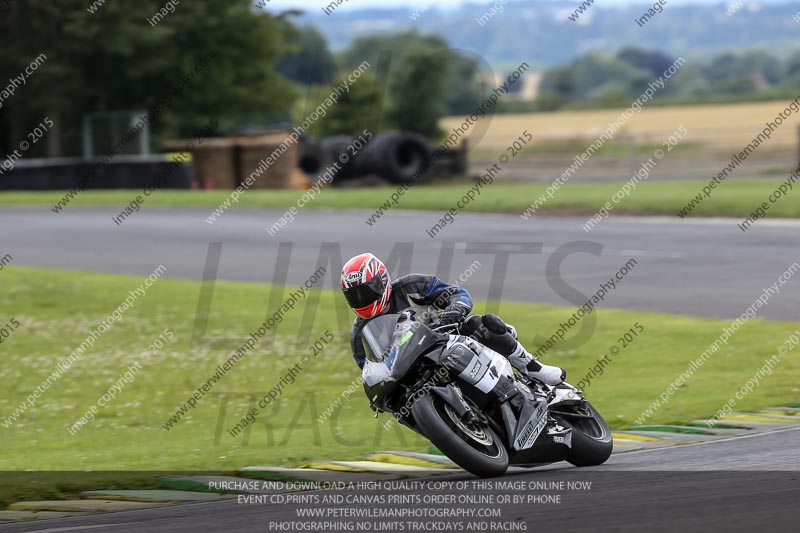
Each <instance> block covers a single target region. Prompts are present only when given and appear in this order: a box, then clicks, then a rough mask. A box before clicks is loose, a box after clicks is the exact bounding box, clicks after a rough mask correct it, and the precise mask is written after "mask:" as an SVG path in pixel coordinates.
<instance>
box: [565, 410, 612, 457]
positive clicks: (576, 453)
mask: <svg viewBox="0 0 800 533" xmlns="http://www.w3.org/2000/svg"><path fill="white" fill-rule="evenodd" d="M552 411H553V412H552V415H553V418H555V419H556V420H557V421H558V423H559V424H561V425H562V426H564V427H568V428H571V429H572V449H571V450H570V452H569V455H567V461H568V462H570V463H572V464H573V465H575V466H597V465H601V464H603V463H605V462H606V461H607V460H608V458H609V457H610V456H611V452H612V450H613V449H614V441H613V439H612V437H611V430H610V429H609V427H608V424H606V421H605V420H603V417H602V416H601V415H600V413H598V412H597V409H595V408H594V407H592V404H590V403H589V402H587V401H584V402H582V403H581V404H578V405H556V406H553V410H552ZM560 413H564V414H560Z"/></svg>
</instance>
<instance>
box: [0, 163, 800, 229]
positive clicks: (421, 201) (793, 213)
mask: <svg viewBox="0 0 800 533" xmlns="http://www.w3.org/2000/svg"><path fill="white" fill-rule="evenodd" d="M787 176H788V173H787ZM783 181H784V179H774V178H769V179H767V178H765V179H759V180H731V181H727V182H724V183H723V184H721V185H719V186H718V187H717V188H716V189H715V190H714V191H713V194H712V195H711V197H710V198H708V199H704V201H703V203H702V204H700V206H699V207H697V208H695V210H694V211H693V212H692V215H701V216H735V217H742V218H744V217H746V216H748V215H750V214H751V213H752V212H753V209H754V208H755V207H756V206H757V205H759V204H760V203H761V202H764V201H767V197H768V195H769V194H770V193H771V192H772V191H773V190H774V189H775V188H776V187H777V186H778V185H780V184H781V183H782V182H783ZM703 185H705V182H700V181H659V182H650V183H640V184H639V185H637V187H636V190H635V191H634V192H633V193H632V194H631V195H630V196H629V197H627V198H625V199H624V200H622V201H621V202H620V203H619V204H617V205H616V206H615V207H614V210H613V211H612V214H625V213H636V214H642V213H652V214H663V215H675V214H676V213H677V212H678V210H679V209H681V208H682V207H684V206H685V205H686V203H687V202H689V200H691V199H692V197H694V195H695V194H697V193H699V192H700V191H701V190H702V187H703ZM620 186H621V183H603V184H585V183H568V184H567V185H566V186H563V187H562V188H561V189H560V190H558V191H556V194H555V196H554V197H553V198H552V199H551V200H549V201H548V202H547V203H546V204H545V205H544V207H543V208H542V209H541V210H540V211H539V213H541V214H558V213H565V212H566V213H584V214H587V215H589V214H593V213H594V212H596V211H597V209H599V208H600V207H601V206H602V205H603V204H605V203H606V202H610V201H611V197H612V195H613V194H614V193H615V192H617V190H619V188H620ZM470 187H471V183H470V182H468V181H466V180H464V181H459V182H454V183H450V184H447V185H430V186H428V185H426V186H418V187H412V188H411V189H410V190H408V191H406V192H405V194H404V195H403V197H402V198H401V199H400V202H399V203H398V204H397V206H396V208H401V209H426V210H435V211H446V210H448V209H450V208H453V207H455V205H456V201H457V200H458V199H460V198H461V197H462V196H463V195H464V194H465V193H466V192H467V190H469V188H470ZM546 188H547V184H525V185H508V184H500V183H493V184H491V185H488V186H487V187H484V188H483V190H482V193H481V195H480V196H479V197H478V198H477V199H476V201H474V202H471V203H470V204H468V205H467V207H466V209H465V211H473V212H505V213H522V212H523V211H524V210H525V209H527V208H528V207H529V206H530V205H531V203H533V201H534V200H535V199H536V198H537V197H538V196H539V195H540V194H542V193H543V192H544V190H545V189H546ZM395 190H396V188H395V187H378V188H367V189H363V188H362V189H337V188H332V187H329V188H326V189H323V190H322V191H321V192H320V194H318V195H317V197H316V198H315V199H314V200H313V201H311V202H309V203H308V204H306V208H311V209H330V208H335V209H370V210H371V209H376V208H378V207H379V206H380V205H381V204H383V203H384V202H385V201H386V200H387V199H388V198H389V196H390V195H391V194H392V193H393V192H394V191H395ZM136 194H137V193H136V191H124V190H123V191H85V192H83V193H81V194H79V195H78V196H77V197H76V198H75V199H74V200H73V201H72V204H70V206H69V207H67V209H71V208H72V207H73V206H114V207H118V208H122V207H123V206H125V205H126V204H128V203H129V202H130V201H131V200H132V198H133V197H135V195H136ZM792 194H795V191H790V192H789V196H787V197H784V198H781V199H780V200H779V201H778V202H777V203H775V204H771V206H770V209H769V211H768V215H769V216H770V217H792V218H796V217H800V202H799V201H795V200H794V199H792V198H791V195H792ZM228 195H229V191H169V190H163V191H158V192H157V193H156V194H154V195H153V196H151V197H149V198H148V199H147V200H146V202H145V205H144V207H143V209H144V210H145V211H146V210H147V209H148V208H149V207H152V206H170V207H175V206H184V207H208V208H209V212H210V211H211V210H212V208H216V207H217V206H219V204H220V203H221V202H222V201H223V200H224V199H226V198H227V197H228ZM301 195H302V192H301V191H296V190H278V191H248V192H247V193H245V194H243V195H242V197H241V199H240V201H239V203H238V204H236V205H237V206H241V207H249V208H259V207H260V208H277V209H287V208H289V207H290V206H292V205H295V203H296V202H297V200H298V198H300V196H301ZM62 196H63V192H41V193H39V192H6V193H0V205H4V206H12V205H18V206H23V205H37V206H52V205H54V204H55V203H56V202H57V201H58V200H59V199H61V198H62ZM233 209H236V207H234V208H233ZM53 216H56V215H55V213H53ZM140 216H141V215H140Z"/></svg>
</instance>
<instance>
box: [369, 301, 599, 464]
mask: <svg viewBox="0 0 800 533" xmlns="http://www.w3.org/2000/svg"><path fill="white" fill-rule="evenodd" d="M362 335H363V337H362V338H363V342H364V346H365V348H366V353H367V360H366V362H365V364H364V368H363V372H362V379H363V382H364V392H365V393H366V395H367V397H368V398H369V401H370V407H371V408H372V409H373V410H374V411H375V417H376V418H377V417H378V414H379V413H381V412H387V413H390V414H392V415H394V416H395V418H396V419H397V420H398V422H400V423H401V424H403V425H405V426H406V427H408V428H410V429H411V430H413V431H415V432H417V433H419V434H420V435H422V436H423V437H425V438H427V439H428V440H430V441H431V442H432V443H433V444H434V445H435V446H436V447H437V448H438V449H439V450H440V451H442V452H443V453H444V454H445V455H446V456H447V457H448V458H450V460H452V461H453V462H454V463H456V464H457V465H458V466H460V467H461V468H463V469H464V470H467V471H469V472H471V473H473V474H475V475H476V476H480V477H497V476H502V475H503V474H504V473H505V472H506V470H507V469H508V467H509V465H516V466H535V465H542V464H547V463H554V462H557V461H562V460H566V461H568V462H570V463H572V464H573V465H575V466H594V465H600V464H602V463H604V462H605V461H606V460H607V459H608V457H609V456H610V455H611V451H612V448H613V440H612V437H611V430H610V429H609V428H608V425H607V424H606V422H605V421H604V420H603V417H602V416H601V415H600V413H598V412H597V410H596V409H595V408H594V407H592V405H591V404H590V403H589V402H588V401H586V399H585V398H584V397H583V394H582V393H581V391H580V390H578V389H577V388H575V387H573V386H572V385H569V384H568V383H562V384H560V385H558V386H555V387H550V386H548V385H545V384H544V383H540V382H538V381H535V380H530V379H528V378H527V377H525V376H523V375H521V374H518V373H516V372H515V371H514V369H513V368H512V367H511V364H510V363H509V361H508V360H507V359H506V358H505V357H503V356H502V355H500V354H498V353H497V352H495V351H494V350H491V349H490V348H488V347H486V346H484V345H482V344H481V343H479V342H477V341H476V340H475V339H472V338H470V337H465V336H462V335H459V334H458V325H448V326H438V327H433V328H432V327H428V326H426V325H425V324H423V323H421V322H418V321H415V320H414V313H413V311H405V312H403V313H400V314H393V315H385V316H381V317H377V318H374V319H372V320H370V321H369V322H368V323H367V324H366V326H365V327H364V329H363V333H362Z"/></svg>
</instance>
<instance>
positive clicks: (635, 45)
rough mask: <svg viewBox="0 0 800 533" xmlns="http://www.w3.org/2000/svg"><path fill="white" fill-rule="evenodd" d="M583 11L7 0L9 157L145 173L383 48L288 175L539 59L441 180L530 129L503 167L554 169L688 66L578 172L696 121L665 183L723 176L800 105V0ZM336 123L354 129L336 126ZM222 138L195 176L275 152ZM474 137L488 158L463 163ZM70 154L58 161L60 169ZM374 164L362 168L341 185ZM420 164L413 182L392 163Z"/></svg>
mask: <svg viewBox="0 0 800 533" xmlns="http://www.w3.org/2000/svg"><path fill="white" fill-rule="evenodd" d="M262 4H263V6H262ZM581 6H583V4H577V5H576V6H572V5H571V4H565V3H564V2H546V1H533V2H532V1H512V0H497V1H495V2H455V1H453V2H448V3H439V2H437V3H435V4H434V3H433V2H426V1H425V0H421V1H420V2H419V3H418V4H411V5H400V4H399V3H392V2H363V1H360V2H342V3H339V2H336V1H334V2H330V3H329V4H327V3H325V2H316V1H307V2H290V1H277V0H274V1H266V0H265V1H263V2H255V3H254V2H248V1H246V0H240V1H239V0H237V1H225V2H223V1H216V0H210V1H207V2H203V3H202V4H200V3H196V2H192V3H190V2H184V3H176V4H171V3H169V2H168V3H166V4H164V3H162V2H160V1H157V0H152V1H150V0H145V1H142V2H137V3H136V4H135V5H132V4H126V5H122V3H120V2H111V1H108V2H104V1H102V0H96V1H94V2H93V3H89V2H86V1H83V0H67V1H64V2H60V3H58V4H57V5H54V4H52V3H49V2H44V1H37V0H30V1H25V2H23V1H14V0H7V1H4V2H3V5H2V6H0V9H1V10H2V14H0V28H2V33H3V36H4V37H3V39H4V43H3V47H2V50H0V73H2V76H0V79H2V80H9V82H10V85H11V86H12V87H13V91H14V92H15V93H16V94H8V93H4V99H3V101H2V104H3V105H2V108H0V151H2V152H3V153H5V154H6V155H10V156H12V158H13V159H17V156H18V157H19V159H22V160H23V162H21V163H17V164H15V165H14V169H4V170H5V171H4V173H3V174H2V176H0V189H17V188H20V189H31V188H33V189H52V188H61V189H69V188H71V187H72V186H74V184H75V183H76V182H78V181H80V174H81V170H84V173H85V169H82V167H80V165H82V164H84V163H86V162H87V161H93V160H98V159H100V158H101V156H102V155H104V154H106V153H108V151H109V150H110V149H112V148H113V147H115V146H118V145H120V144H121V146H118V153H117V156H116V157H115V160H114V161H113V163H114V164H112V165H111V167H110V168H109V169H106V171H105V172H104V175H105V178H101V179H99V180H93V182H92V183H89V184H86V185H87V187H89V188H119V187H132V186H134V185H136V183H134V182H135V181H136V180H133V182H131V179H132V178H131V177H130V176H129V175H128V172H126V171H125V168H128V167H129V166H130V165H132V164H136V163H140V164H142V165H145V166H144V167H136V168H137V169H138V171H141V169H142V168H148V169H151V168H156V169H157V168H158V166H156V167H152V165H153V164H155V162H157V161H159V160H160V159H163V157H164V156H159V155H158V154H163V153H174V152H179V151H181V147H182V146H183V145H181V144H180V142H178V143H175V142H173V143H172V144H170V143H169V141H176V140H180V139H184V138H187V137H191V136H193V135H194V134H195V133H196V132H197V131H198V130H200V129H202V128H203V127H204V126H205V125H207V124H208V123H209V121H210V120H214V121H215V122H216V123H217V124H218V126H217V128H216V129H215V131H214V132H213V133H212V134H211V136H212V137H227V138H237V137H238V138H241V136H242V135H246V136H252V135H258V134H263V133H268V132H275V131H283V130H286V129H287V128H289V127H291V126H294V125H297V124H300V123H301V122H302V121H303V120H304V119H305V118H306V117H307V116H308V115H309V113H310V112H311V111H313V110H314V109H315V108H316V107H317V105H318V104H319V103H320V102H321V101H323V100H324V99H325V98H326V97H327V96H328V95H329V94H330V92H331V90H332V88H334V87H336V86H337V85H339V84H340V83H341V82H343V81H344V80H345V79H346V78H347V76H349V75H350V74H351V72H352V71H353V70H354V69H356V68H357V67H358V66H359V65H362V64H363V62H364V61H367V62H368V64H369V68H367V69H366V72H365V73H364V74H363V76H360V77H359V80H358V83H355V84H353V85H352V88H350V90H349V92H348V93H347V94H346V95H345V96H344V97H343V98H342V99H341V101H340V102H338V103H337V105H336V106H334V107H333V108H332V109H331V110H330V112H328V113H327V114H326V116H324V117H321V118H319V120H316V121H314V122H313V123H312V124H311V125H310V127H309V128H308V129H307V131H305V132H304V139H303V141H302V142H301V143H300V145H299V147H298V148H297V149H296V150H294V151H293V152H292V154H291V155H289V156H287V157H289V158H294V161H293V162H290V161H285V162H284V164H283V165H279V167H280V168H278V169H272V170H271V175H272V176H273V178H274V179H271V183H270V184H269V185H268V186H269V187H289V186H295V187H303V186H309V185H310V183H311V182H313V181H314V180H315V179H318V178H319V176H318V175H317V174H318V173H319V172H320V170H322V169H324V167H325V163H326V161H328V160H330V159H331V157H330V153H329V152H333V153H337V150H338V151H340V150H341V149H342V146H343V145H342V140H343V139H344V140H347V139H348V138H351V137H354V136H355V137H357V136H358V135H360V134H361V132H362V131H363V130H364V129H365V128H366V129H369V130H370V131H371V132H372V133H374V134H378V133H380V132H382V131H387V130H401V131H404V132H408V133H410V134H418V135H419V136H421V138H424V139H425V140H426V141H427V142H428V143H430V144H431V146H433V147H436V146H437V145H439V143H440V142H441V141H443V140H445V139H446V138H447V136H448V135H449V134H450V132H451V129H452V128H454V127H457V126H458V125H459V124H461V123H462V122H463V120H462V117H463V116H469V115H470V114H472V113H473V112H474V111H475V110H476V108H478V107H479V106H480V105H481V103H482V102H483V100H484V99H485V98H486V97H487V96H488V95H490V94H491V92H492V91H493V90H494V89H495V87H497V86H499V85H501V84H502V82H503V81H504V80H506V78H507V77H508V76H509V75H510V74H512V73H514V72H515V71H517V70H518V69H519V70H520V72H519V73H518V74H517V76H518V79H515V82H514V83H513V84H510V86H509V87H508V91H507V94H503V95H502V97H501V98H500V99H499V100H498V101H497V102H496V105H493V106H491V109H489V110H488V116H487V117H485V118H481V119H480V120H478V121H477V122H476V123H475V124H474V125H472V126H471V127H470V128H469V135H465V136H463V138H460V139H459V141H458V143H456V145H457V146H459V147H460V148H461V150H462V153H461V154H459V153H457V152H456V153H450V154H449V155H450V156H452V157H449V158H447V159H446V161H447V163H448V164H446V165H444V164H440V165H438V167H437V168H438V170H439V171H440V174H442V175H450V176H452V175H453V174H455V175H464V174H469V173H476V172H480V171H481V170H482V169H483V168H484V167H485V166H486V165H487V164H489V162H490V161H493V160H494V159H495V158H496V155H497V153H499V152H502V151H503V150H504V149H505V147H507V146H508V145H509V143H510V142H513V140H514V139H516V138H517V136H518V135H519V134H520V133H521V131H522V130H523V129H528V130H529V131H530V133H532V134H533V135H534V136H535V137H536V141H537V142H536V144H535V145H532V146H526V147H524V149H523V156H524V157H522V158H515V160H514V161H513V162H512V164H511V165H509V166H508V168H506V169H505V171H504V173H503V175H502V176H501V178H500V179H502V180H508V181H552V179H554V178H555V177H556V176H558V175H559V174H560V173H561V171H563V170H564V168H565V167H567V166H569V165H570V164H571V162H572V160H573V158H574V156H575V153H576V152H577V151H578V148H581V147H585V146H586V145H588V144H591V142H592V141H593V140H594V139H595V138H596V137H597V136H598V135H599V134H600V133H601V132H602V131H603V130H604V129H605V128H606V126H607V125H608V124H609V123H610V122H613V121H614V120H615V119H616V118H617V116H618V115H619V112H620V111H622V110H624V109H625V108H626V107H627V106H628V105H630V104H631V102H632V101H634V100H635V99H636V98H637V97H638V96H639V95H641V94H642V92H643V91H644V90H645V89H646V88H647V87H648V85H649V84H651V83H652V82H654V81H655V80H657V79H658V78H659V76H662V74H663V73H664V72H665V70H666V69H667V68H668V67H670V65H673V64H674V63H675V61H680V64H681V66H680V68H679V69H678V70H677V72H676V73H675V74H674V76H672V77H671V78H670V79H669V80H667V82H666V83H665V84H664V87H663V89H659V90H657V91H656V94H655V96H654V98H653V99H652V101H649V102H648V103H647V104H646V105H645V106H644V107H645V109H644V110H643V111H642V112H641V113H638V114H636V115H635V116H634V117H633V118H631V119H630V120H628V121H627V122H626V123H625V124H624V125H623V126H622V127H621V128H620V129H619V131H618V132H617V133H616V135H615V136H614V139H613V141H611V142H607V143H605V144H604V146H603V147H602V149H601V150H600V151H599V153H598V154H596V157H594V158H593V159H592V160H591V161H590V162H589V163H587V164H586V166H585V167H584V168H583V169H582V171H581V173H580V175H579V176H578V177H576V181H603V180H605V181H611V180H615V179H618V178H619V175H620V173H623V174H627V173H628V172H630V171H631V170H634V169H635V168H636V167H638V158H639V156H640V155H641V154H644V153H649V152H652V150H653V148H654V147H657V146H658V145H659V144H660V143H661V141H662V140H663V139H664V138H665V137H667V136H669V135H670V134H671V133H672V132H673V130H674V128H675V127H677V126H678V125H679V124H680V125H682V126H684V127H686V128H687V129H689V130H690V131H691V135H690V136H689V137H688V138H687V139H685V142H682V143H680V145H679V146H678V147H676V150H677V151H678V154H679V157H671V158H669V159H668V160H666V161H664V162H662V163H661V164H660V165H659V166H658V168H657V169H655V170H654V171H653V172H652V176H651V179H658V178H662V179H663V178H671V179H695V178H696V179H700V178H708V177H709V176H710V175H712V176H713V175H714V174H716V173H717V171H718V169H719V167H720V166H722V165H724V164H725V163H726V162H727V160H728V159H729V158H730V154H731V153H732V152H733V153H735V152H738V150H739V149H741V147H742V146H746V145H747V143H748V142H749V141H750V139H752V136H753V135H752V134H753V133H755V132H758V131H760V130H761V128H763V124H764V122H765V121H766V120H767V119H768V118H769V117H770V115H773V113H772V111H773V110H774V109H782V107H781V106H780V103H785V102H787V101H789V100H793V99H794V98H795V97H796V96H797V92H798V88H799V87H800V52H798V47H799V46H800V40H799V39H798V38H797V35H798V29H799V28H800V14H798V12H800V5H798V4H797V3H796V2H781V1H778V0H774V1H773V0H761V1H757V2H736V3H727V4H726V3H720V2H708V1H703V0H697V1H686V0H683V1H677V0H674V1H671V2H670V4H669V9H666V8H661V9H662V12H660V13H655V12H653V13H654V16H653V17H652V18H650V19H648V20H647V22H646V24H647V26H646V27H640V26H639V24H637V23H635V21H636V20H638V19H640V17H641V16H642V14H644V13H647V9H648V8H649V4H647V3H645V2H630V1H610V2H603V3H602V4H599V5H594V4H587V6H588V7H585V8H584V7H581ZM577 8H580V9H577ZM26 69H28V71H29V73H28V74H26ZM18 76H23V77H24V78H25V79H24V80H20V81H18V82H16V83H17V84H19V87H16V86H14V85H15V82H13V81H11V80H13V79H14V78H16V77H18ZM181 80H183V81H181ZM143 115H148V116H149V118H150V119H149V120H148V121H147V124H146V127H145V128H144V129H143V130H142V131H138V130H137V131H134V132H133V133H132V134H131V138H130V139H126V140H125V142H123V143H120V141H121V140H122V139H123V138H124V137H125V136H126V134H127V133H128V132H129V130H130V129H131V126H132V125H133V124H135V123H136V121H137V119H138V118H139V117H141V116H143ZM45 117H46V118H48V119H49V120H50V121H52V123H53V126H52V127H51V128H49V129H47V130H46V131H45V132H44V134H43V135H42V137H41V141H40V142H35V143H32V145H31V146H30V148H29V149H28V150H27V151H24V152H20V151H19V147H18V144H19V142H20V140H21V139H24V138H25V136H26V135H27V134H28V133H29V132H31V131H32V130H34V129H35V128H36V127H37V125H39V124H40V122H41V121H42V120H43V119H44V118H45ZM796 126H797V120H796V118H793V119H792V120H791V121H790V124H789V125H784V126H783V127H781V128H780V130H779V131H777V132H776V133H775V135H774V137H773V138H772V139H771V141H770V142H769V145H768V146H765V147H763V148H762V149H760V150H758V152H757V153H755V154H753V157H751V158H749V159H748V161H747V162H746V163H745V164H744V165H743V167H742V168H743V169H744V172H747V173H749V174H750V175H754V176H757V175H768V174H774V173H780V172H785V171H786V170H787V169H789V168H791V167H792V165H793V164H794V163H795V162H796V161H797V159H798V152H800V148H798V145H799V144H800V142H799V141H798V130H797V127H796ZM335 136H338V137H337V139H338V141H339V142H338V143H337V142H335V141H334V142H332V143H331V142H329V143H327V144H326V145H325V146H324V147H321V146H320V145H319V143H318V142H317V141H318V140H322V139H327V138H331V137H335ZM467 138H468V139H469V140H468V141H467V143H468V144H466V145H464V146H461V143H462V141H463V140H464V139H467ZM416 140H418V141H419V140H420V138H419V137H418V138H416ZM272 142H273V144H274V142H275V139H273V141H272ZM184 145H185V143H184ZM210 145H211V148H209V150H210V152H209V153H211V152H213V155H212V159H213V161H211V162H207V161H206V159H207V156H208V155H209V153H205V152H204V153H203V154H202V155H201V158H202V160H201V161H200V162H199V163H200V165H201V166H202V168H200V169H196V170H195V174H197V173H199V174H200V176H199V177H197V176H196V179H195V180H194V182H193V186H194V187H205V188H220V187H222V188H232V186H235V185H236V184H237V183H241V181H242V176H243V175H247V174H248V171H249V170H251V167H253V161H250V160H249V159H247V157H245V159H244V160H240V159H241V158H240V157H239V156H237V155H236V154H231V153H228V152H226V147H230V149H231V150H235V149H236V146H237V143H236V142H231V143H228V144H225V143H222V144H217V145H213V143H210V144H209V145H206V148H208V147H209V146H210ZM346 145H347V143H346V142H345V143H344V146H346ZM270 146H272V145H271V144H270V143H269V142H267V143H266V144H265V145H264V146H261V147H260V148H254V149H253V150H255V155H266V154H268V153H270V152H271V151H272V150H271V149H270V148H269V147H270ZM448 148H456V147H455V146H453V147H448ZM420 150H421V153H422V154H425V153H426V152H425V151H424V150H423V149H422V148H420ZM15 151H17V156H14V152H15ZM463 152H468V153H469V158H468V161H467V160H466V159H465V158H464V157H459V156H463V155H464V153H463ZM382 156H384V157H389V153H388V152H386V153H383V152H382ZM401 156H402V154H395V157H401ZM217 158H222V161H220V160H218V159H217ZM259 159H260V157H256V159H255V162H257V161H258V160H259ZM242 161H243V162H242ZM291 163H294V164H291ZM148 164H149V165H150V166H147V165H148ZM53 165H56V166H55V167H54V168H55V170H53V171H52V172H48V171H46V169H47V168H48V167H52V166H53ZM126 165H127V167H126ZM184 165H185V166H186V167H187V168H188V169H189V172H187V173H186V174H185V175H183V174H182V176H184V177H182V178H175V179H172V180H171V181H170V184H169V187H175V188H184V187H190V186H192V182H190V178H188V177H186V176H189V175H190V174H191V162H190V161H186V162H184ZM209 165H210V167H209ZM237 165H244V167H243V168H241V166H240V167H238V168H237ZM31 167H35V168H33V169H32V168H31ZM43 167H44V168H45V170H43V169H42V168H43ZM123 167H125V168H123ZM76 168H78V169H79V170H78V171H76V170H75V169H76ZM290 169H299V170H300V171H301V172H302V173H303V174H305V179H304V178H303V177H302V176H298V175H295V176H294V179H292V178H291V177H290V176H289V174H290V173H291V172H295V174H297V172H296V171H294V170H290ZM373 170H375V169H372V168H363V169H362V168H356V169H350V171H348V172H342V173H341V175H340V176H337V178H336V179H335V181H337V182H339V181H345V180H347V179H348V178H353V177H363V176H364V175H368V174H371V173H372V174H375V172H371V171H373ZM418 170H419V169H418ZM431 170H436V169H431ZM148 172H154V171H153V170H148ZM276 173H277V174H280V175H279V176H277V177H275V176H274V175H275V174H276ZM146 174H147V173H140V176H145V175H146ZM424 174H425V175H426V176H427V175H428V174H429V173H428V172H425V173H424ZM15 176H17V178H18V179H15ZM66 176H73V177H72V178H71V179H69V178H66ZM375 177H376V178H377V181H376V180H367V181H366V182H364V183H361V182H358V181H356V182H355V183H354V184H355V185H364V184H373V185H374V184H375V183H381V179H383V180H387V176H385V175H382V173H380V172H378V176H375ZM142 179H144V178H142ZM403 179H406V180H407V179H408V177H407V176H406V177H405V178H404V177H402V176H400V177H392V176H389V177H388V180H389V181H398V180H403ZM126 180H127V181H126Z"/></svg>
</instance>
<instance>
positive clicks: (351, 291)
mask: <svg viewBox="0 0 800 533" xmlns="http://www.w3.org/2000/svg"><path fill="white" fill-rule="evenodd" d="M385 289H386V287H385V286H384V284H383V280H382V279H381V277H380V276H375V277H374V278H372V280H370V281H369V282H368V283H360V284H358V285H356V286H354V287H349V288H347V289H344V291H342V292H344V298H345V300H347V303H348V305H350V307H351V308H353V309H361V308H362V307H366V306H368V305H371V304H373V303H375V302H377V301H378V300H380V299H381V298H382V297H383V291H384V290H385Z"/></svg>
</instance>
